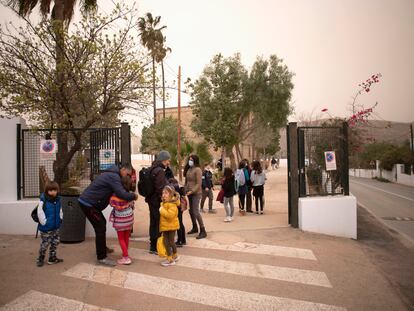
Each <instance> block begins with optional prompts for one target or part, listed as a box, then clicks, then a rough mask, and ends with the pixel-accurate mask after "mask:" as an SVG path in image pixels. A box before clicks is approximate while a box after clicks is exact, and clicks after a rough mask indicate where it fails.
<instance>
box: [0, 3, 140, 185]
mask: <svg viewBox="0 0 414 311" xmlns="http://www.w3.org/2000/svg"><path fill="white" fill-rule="evenodd" d="M125 18H126V19H127V20H126V21H125V20H124V19H125ZM135 20H136V16H134V13H133V11H132V10H130V11H128V10H126V11H122V9H121V8H119V9H117V10H116V11H114V12H113V13H112V14H111V15H110V16H107V17H105V16H100V15H95V14H91V15H88V16H86V15H85V16H84V19H83V20H82V22H81V23H80V24H79V25H74V31H73V32H72V33H71V34H68V33H66V34H65V37H64V39H65V42H66V48H65V50H64V51H63V52H64V61H63V63H62V64H61V68H60V70H61V72H62V73H63V75H64V78H65V92H64V93H63V94H64V95H65V96H63V97H60V95H59V92H57V91H56V88H58V87H59V86H57V85H56V83H55V81H56V80H55V74H56V69H55V53H54V49H53V47H54V45H55V37H54V32H53V30H51V28H50V23H49V22H48V21H46V20H45V21H43V22H41V23H40V24H39V25H38V26H34V25H32V24H30V23H29V21H27V24H26V26H25V27H24V28H21V29H18V28H16V27H11V26H9V25H6V26H5V27H0V89H1V92H0V111H2V112H3V113H4V114H6V115H8V116H24V117H26V118H28V119H29V122H30V123H32V124H35V125H37V126H46V127H48V128H54V127H56V126H61V125H64V126H65V128H67V129H69V131H67V132H65V133H70V135H71V136H73V137H69V136H70V135H69V134H67V135H66V137H64V139H66V140H68V139H69V138H70V139H71V140H72V141H75V143H74V144H73V145H72V146H69V145H68V144H67V141H66V143H63V142H61V141H60V143H59V148H61V147H62V146H65V147H66V149H65V150H64V152H62V153H60V154H58V155H57V161H56V162H55V166H54V171H55V178H56V179H57V181H58V182H59V183H61V182H63V181H65V180H64V179H65V176H66V172H67V167H68V164H69V162H70V161H71V159H72V158H73V156H74V154H75V153H76V152H77V151H79V150H80V149H81V147H82V138H83V137H84V136H86V135H85V133H86V131H87V130H88V129H89V128H90V127H93V126H100V125H102V124H104V123H105V124H107V123H108V122H114V121H116V120H117V118H118V115H119V114H120V112H121V111H124V110H125V109H128V108H132V109H134V111H136V110H140V111H145V109H146V108H147V107H146V104H145V102H146V97H145V96H146V93H145V88H144V87H143V86H144V85H145V83H146V81H145V70H144V67H145V65H144V62H145V60H146V56H145V55H141V54H140V53H139V52H137V45H136V43H135V41H134V40H133V38H132V36H131V34H130V33H131V31H132V30H133V29H134V27H135ZM118 21H125V23H126V26H125V27H124V28H122V29H121V30H120V31H119V32H118V33H117V34H115V35H111V36H109V33H108V32H107V30H106V28H107V26H111V24H112V23H117V22H118ZM16 29H17V30H18V31H17V32H16ZM74 128H80V130H78V131H71V129H74ZM59 140H62V137H58V141H59Z"/></svg>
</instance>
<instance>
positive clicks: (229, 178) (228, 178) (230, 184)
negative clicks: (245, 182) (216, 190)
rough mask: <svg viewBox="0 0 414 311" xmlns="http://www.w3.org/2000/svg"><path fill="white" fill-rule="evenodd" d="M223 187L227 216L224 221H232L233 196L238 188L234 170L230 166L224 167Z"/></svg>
mask: <svg viewBox="0 0 414 311" xmlns="http://www.w3.org/2000/svg"><path fill="white" fill-rule="evenodd" d="M222 188H223V190H224V200H223V203H224V210H225V211H226V218H224V222H231V221H232V220H233V214H234V202H233V196H234V195H235V194H236V188H235V179H234V175H233V171H232V170H231V168H229V167H226V168H225V169H224V179H223V184H222Z"/></svg>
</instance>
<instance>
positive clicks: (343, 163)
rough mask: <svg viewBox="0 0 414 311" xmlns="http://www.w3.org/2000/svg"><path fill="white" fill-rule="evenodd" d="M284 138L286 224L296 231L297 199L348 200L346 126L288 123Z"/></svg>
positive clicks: (345, 124)
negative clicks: (286, 182)
mask: <svg viewBox="0 0 414 311" xmlns="http://www.w3.org/2000/svg"><path fill="white" fill-rule="evenodd" d="M286 135H287V149H288V176H287V178H288V210H289V224H290V225H291V226H292V227H294V228H298V227H299V215H298V207H299V199H300V198H310V197H327V196H331V197H332V196H337V197H338V198H339V196H349V175H348V174H349V165H348V124H347V123H346V122H344V123H343V124H342V126H299V127H298V126H297V124H296V123H289V125H288V126H287V130H286ZM315 217H317V216H315Z"/></svg>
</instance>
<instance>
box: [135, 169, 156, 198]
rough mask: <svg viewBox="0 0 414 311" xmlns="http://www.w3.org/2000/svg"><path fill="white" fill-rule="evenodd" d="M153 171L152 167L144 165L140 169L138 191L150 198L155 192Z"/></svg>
mask: <svg viewBox="0 0 414 311" xmlns="http://www.w3.org/2000/svg"><path fill="white" fill-rule="evenodd" d="M151 171H152V167H143V168H142V169H141V170H140V171H139V180H138V193H139V194H140V195H142V196H143V197H144V198H148V197H150V196H151V195H152V194H153V193H154V185H153V182H152V176H151Z"/></svg>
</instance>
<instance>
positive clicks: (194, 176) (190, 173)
mask: <svg viewBox="0 0 414 311" xmlns="http://www.w3.org/2000/svg"><path fill="white" fill-rule="evenodd" d="M184 175H185V191H186V195H187V197H188V201H189V207H190V216H191V222H192V223H193V228H192V229H191V231H189V232H188V233H187V234H194V233H198V226H199V227H200V233H199V235H198V236H197V237H196V239H203V238H206V237H207V233H206V229H205V227H204V222H203V218H202V217H201V214H200V210H199V207H200V199H201V194H202V190H201V184H202V175H203V172H202V171H201V168H200V160H199V158H198V156H197V155H195V154H193V155H191V156H190V157H189V158H188V163H187V165H186V166H185V168H184ZM197 223H198V226H197Z"/></svg>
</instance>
